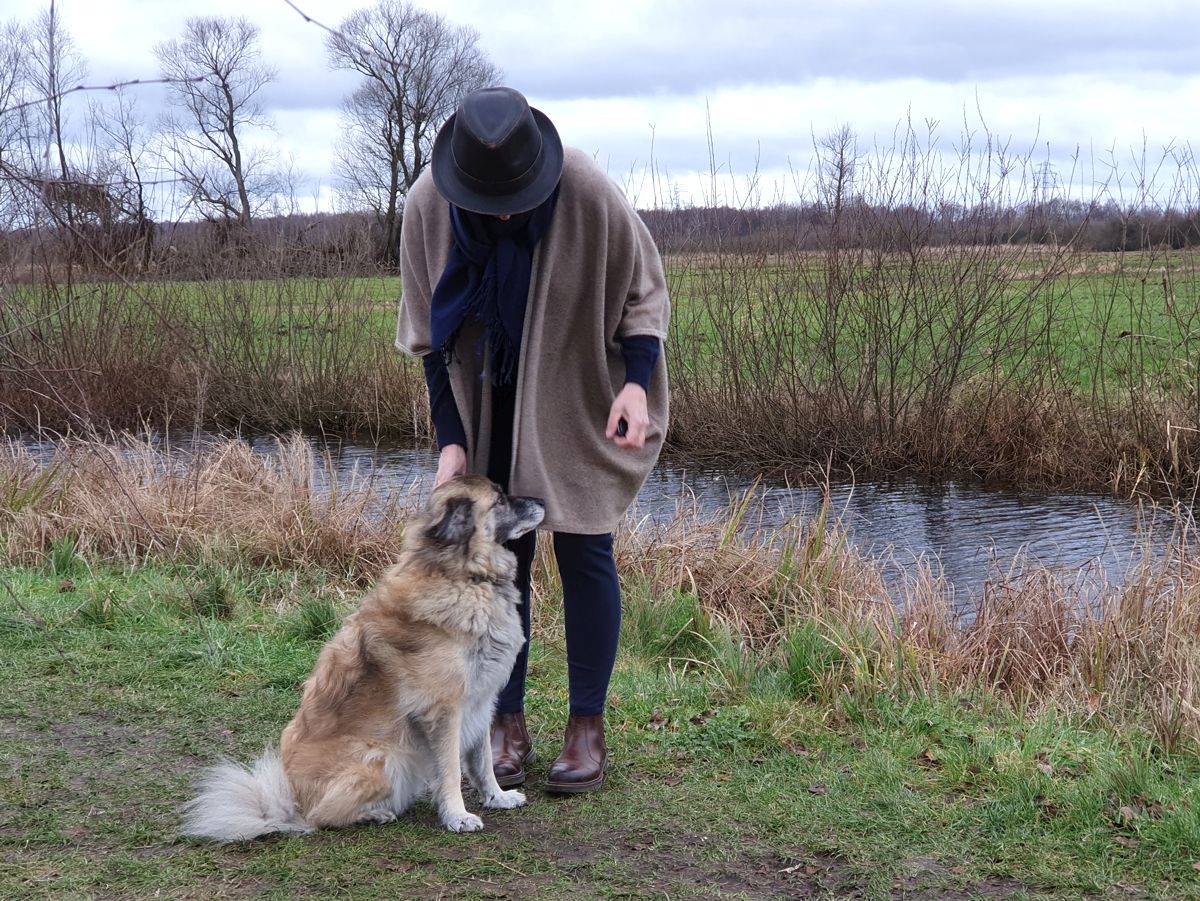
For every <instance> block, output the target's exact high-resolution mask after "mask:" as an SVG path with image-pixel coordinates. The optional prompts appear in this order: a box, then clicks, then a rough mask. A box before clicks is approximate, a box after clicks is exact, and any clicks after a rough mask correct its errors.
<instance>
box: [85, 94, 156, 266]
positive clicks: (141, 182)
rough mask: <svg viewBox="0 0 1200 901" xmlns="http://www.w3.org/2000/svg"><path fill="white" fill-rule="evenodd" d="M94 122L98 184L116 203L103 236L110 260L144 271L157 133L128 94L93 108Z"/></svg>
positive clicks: (148, 247)
mask: <svg viewBox="0 0 1200 901" xmlns="http://www.w3.org/2000/svg"><path fill="white" fill-rule="evenodd" d="M91 121H92V122H93V123H94V127H95V129H96V131H97V140H96V145H97V153H96V163H95V171H96V175H97V180H99V181H101V182H102V183H103V184H105V185H106V186H107V191H108V195H109V197H110V200H111V205H112V219H111V221H110V222H108V223H106V226H107V228H106V231H105V234H104V236H103V237H104V243H105V248H104V249H105V251H106V258H107V259H108V260H109V262H110V265H113V266H115V267H118V268H120V269H123V270H125V271H132V272H140V271H144V270H145V269H146V268H147V267H148V266H149V264H150V257H151V254H152V253H153V250H154V231H155V226H154V219H153V213H152V209H151V197H150V191H151V190H152V183H153V181H154V179H153V175H154V174H155V173H154V164H153V153H152V152H151V143H152V141H153V140H154V135H153V134H152V132H151V130H150V129H149V128H148V127H147V125H146V122H145V120H144V119H143V118H142V117H141V116H140V115H139V113H138V110H137V105H136V103H135V101H134V99H133V97H132V95H130V94H129V93H128V92H127V91H124V90H118V91H117V93H116V98H115V100H114V101H113V102H112V103H111V104H107V105H101V104H98V103H97V104H93V105H92V110H91Z"/></svg>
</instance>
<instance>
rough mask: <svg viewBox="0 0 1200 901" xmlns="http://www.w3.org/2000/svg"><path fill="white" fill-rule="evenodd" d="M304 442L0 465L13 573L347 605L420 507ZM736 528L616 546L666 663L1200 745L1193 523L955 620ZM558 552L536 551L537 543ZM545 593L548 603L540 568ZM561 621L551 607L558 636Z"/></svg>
mask: <svg viewBox="0 0 1200 901" xmlns="http://www.w3.org/2000/svg"><path fill="white" fill-rule="evenodd" d="M326 465H327V464H326V462H324V461H322V460H320V459H318V458H317V457H316V456H315V455H314V453H313V450H312V448H311V447H310V446H309V445H308V444H307V443H305V442H304V441H303V440H301V439H299V438H295V439H292V440H291V441H285V442H283V443H281V446H280V448H279V451H278V452H277V453H276V454H274V455H272V456H271V457H265V456H263V455H261V454H258V453H255V452H253V451H252V450H251V449H250V448H249V447H248V446H247V445H245V444H244V443H242V442H238V441H232V440H231V441H224V442H218V443H216V444H213V445H211V446H210V447H208V448H207V449H206V450H204V451H203V452H201V453H199V454H198V455H193V456H188V457H186V458H184V459H179V458H165V457H164V456H163V455H162V454H161V452H159V451H157V450H155V449H154V448H153V447H151V446H150V445H148V444H145V443H137V442H133V443H129V444H127V445H126V446H124V447H114V446H112V445H105V444H99V443H94V442H75V443H71V442H68V443H65V444H63V445H62V446H61V447H60V449H59V454H58V457H57V458H56V459H55V460H54V461H53V462H51V463H50V464H49V465H46V464H44V462H42V461H38V460H36V459H34V458H33V456H32V455H31V454H30V453H29V452H28V451H27V450H26V449H25V448H23V447H21V446H20V445H9V446H6V447H4V448H3V449H0V562H3V563H5V564H8V565H11V566H40V565H43V564H44V562H45V561H46V560H47V559H53V558H54V556H55V555H56V554H60V553H66V554H68V555H76V554H77V555H79V556H81V557H82V559H84V560H86V561H88V562H89V563H91V564H94V565H104V564H119V565H123V564H130V563H133V564H142V563H153V564H172V565H185V566H193V567H197V566H199V567H215V568H217V569H236V568H239V567H252V568H259V567H269V568H272V569H280V570H285V571H301V572H305V571H315V572H320V573H324V574H329V575H330V577H336V579H337V580H339V581H340V582H341V583H343V584H344V585H346V586H348V587H352V588H361V587H362V586H365V585H367V584H369V583H370V582H371V581H372V579H373V578H374V577H375V576H376V575H377V574H378V573H379V572H380V571H381V570H382V568H383V567H384V566H386V565H387V564H388V562H389V561H391V560H392V559H394V558H395V556H396V554H397V551H398V549H399V546H400V541H401V538H402V528H403V522H404V519H405V515H406V509H407V507H408V505H410V504H412V503H416V502H418V500H419V498H416V497H409V496H405V495H403V494H391V495H388V496H386V497H381V496H380V495H379V494H378V493H377V492H376V491H374V490H373V488H372V486H371V485H370V484H369V482H366V481H364V482H362V483H359V484H354V483H350V484H343V485H342V486H341V487H340V488H339V489H338V490H337V491H336V492H331V491H327V490H323V489H322V488H321V486H323V485H329V484H332V483H333V482H334V481H335V480H334V478H333V476H332V474H331V473H329V472H328V471H326V470H325V469H324V467H325V466H326ZM751 502H752V498H750V497H747V499H746V501H745V502H744V503H743V505H742V506H741V507H740V508H738V509H736V510H734V511H733V513H732V514H731V515H730V514H726V515H722V516H716V517H714V516H705V515H702V514H700V513H698V512H696V511H695V510H692V509H687V508H683V509H681V510H680V512H679V514H678V515H677V516H676V517H675V518H674V519H673V520H671V521H669V522H662V521H657V522H656V521H651V520H648V519H640V520H633V519H630V520H628V521H627V522H626V523H625V524H624V525H623V526H622V528H621V529H619V530H618V533H617V544H616V548H617V558H618V560H617V562H618V569H619V571H620V575H621V578H622V583H623V585H624V587H625V590H626V593H627V595H628V596H629V597H630V598H639V599H642V601H643V602H642V603H632V602H631V604H630V606H629V609H628V611H627V625H628V628H630V629H636V630H640V631H639V634H643V635H644V636H645V640H647V641H651V640H652V642H653V643H655V647H656V648H657V651H658V652H659V653H661V654H662V655H663V656H666V657H668V658H671V659H678V660H679V661H680V662H681V665H687V666H696V667H700V668H702V669H704V670H705V672H706V673H707V674H708V677H709V678H712V679H715V680H719V681H720V682H721V683H723V684H725V685H727V686H728V687H729V688H730V690H733V691H743V690H749V689H750V688H752V687H753V686H755V685H756V684H758V683H759V681H761V680H763V679H765V680H766V681H767V682H768V683H770V682H772V680H775V679H776V678H777V677H778V674H779V673H781V672H787V673H791V674H792V675H790V676H788V678H790V679H793V680H794V681H795V684H796V686H799V687H797V688H796V691H798V692H801V693H802V695H803V697H806V698H807V697H811V698H812V699H814V700H816V701H819V702H820V703H823V704H830V705H836V704H839V703H842V701H843V700H844V699H846V698H853V699H856V700H858V701H860V702H861V701H866V700H869V699H871V698H874V697H876V696H879V695H896V694H897V693H899V694H900V695H909V694H912V693H916V694H919V695H923V694H928V693H933V694H938V693H941V692H953V691H959V690H966V691H986V692H992V693H996V694H997V695H998V696H1000V697H1003V698H1007V699H1008V700H1009V702H1010V703H1012V704H1013V705H1014V706H1015V707H1016V708H1018V709H1022V710H1028V711H1030V712H1033V713H1039V712H1041V711H1044V710H1049V709H1055V710H1059V711H1061V712H1063V713H1064V714H1066V715H1071V716H1079V717H1083V718H1086V719H1089V720H1093V721H1099V722H1102V723H1103V724H1105V725H1106V726H1108V727H1112V728H1116V729H1137V730H1141V731H1143V732H1145V733H1146V734H1147V735H1149V736H1150V737H1151V738H1152V740H1153V741H1154V742H1156V743H1157V744H1158V745H1160V746H1161V747H1162V748H1163V749H1164V750H1167V751H1174V750H1177V749H1180V748H1191V747H1195V746H1196V744H1197V742H1198V741H1200V710H1198V708H1200V697H1197V694H1196V693H1197V691H1200V553H1198V552H1197V551H1196V549H1195V548H1194V547H1193V545H1192V543H1191V537H1190V533H1189V531H1188V528H1189V526H1188V523H1187V521H1181V522H1180V524H1179V529H1178V534H1177V537H1176V540H1175V541H1174V542H1173V543H1171V544H1169V545H1168V546H1166V547H1164V548H1163V549H1161V551H1160V553H1158V554H1149V553H1147V554H1145V555H1144V556H1142V557H1141V558H1140V560H1139V558H1137V557H1136V555H1134V554H1133V553H1132V552H1133V551H1134V549H1133V548H1130V549H1128V551H1129V552H1130V553H1131V556H1132V557H1133V561H1132V562H1131V564H1130V568H1129V569H1128V571H1127V572H1126V573H1125V576H1124V578H1123V580H1122V581H1121V583H1120V584H1106V583H1103V582H1100V583H1097V582H1096V581H1094V580H1089V581H1086V582H1085V581H1083V580H1080V579H1077V578H1075V576H1074V574H1072V573H1070V572H1060V571H1054V570H1049V569H1045V568H1042V567H1039V566H1037V565H1036V564H1034V563H1031V562H1030V563H1027V565H1024V566H1023V567H1015V568H1013V569H1012V570H1010V571H1008V572H1007V573H998V574H996V575H995V576H994V577H993V578H991V579H989V580H988V582H987V583H986V588H985V590H984V591H983V592H982V594H981V595H980V597H979V598H977V599H976V603H975V604H974V605H973V607H972V608H971V609H970V610H969V611H967V612H966V614H965V615H964V613H963V611H962V610H961V609H959V608H957V607H956V605H955V604H954V594H953V592H952V591H951V590H950V587H949V586H948V585H947V584H946V582H945V581H944V579H942V578H941V577H940V576H939V575H938V574H937V573H936V572H934V571H933V570H932V569H931V568H929V567H917V568H916V569H915V570H914V571H913V572H912V573H911V574H910V577H909V578H908V580H907V581H906V582H905V584H904V585H903V586H900V589H899V593H898V592H897V587H896V586H895V585H892V586H888V585H886V584H885V578H884V574H883V572H882V571H881V569H880V567H879V565H878V564H876V563H874V562H873V561H871V560H869V559H866V558H864V557H863V556H862V555H860V554H859V553H858V552H856V551H855V550H854V548H853V547H852V546H851V545H850V544H849V543H848V541H847V540H846V537H845V535H844V533H843V532H842V531H841V530H840V529H839V528H838V526H837V524H836V523H832V524H831V523H830V522H828V521H827V520H828V517H829V515H830V513H829V511H828V509H826V510H823V511H819V512H818V513H817V514H816V515H815V516H814V517H813V518H811V519H808V520H804V521H790V522H788V523H786V524H785V525H784V526H783V527H781V528H780V529H779V530H776V531H773V532H769V533H761V532H759V533H755V532H750V533H747V532H745V531H744V530H742V529H741V525H742V520H743V518H744V517H745V516H746V515H747V513H748V511H749V509H750V506H751ZM544 544H545V543H543V545H544ZM535 583H536V588H537V592H538V596H539V597H543V598H549V597H554V595H555V592H556V591H557V590H558V587H557V581H556V574H555V572H554V568H553V564H552V561H551V560H550V559H549V556H548V553H547V552H545V551H544V547H543V553H542V556H541V558H540V559H539V565H538V568H537V570H536V575H535ZM553 609H554V608H553V605H548V606H546V605H543V606H541V607H539V610H545V611H547V612H546V616H547V617H548V618H549V619H548V625H549V627H553V626H554V620H553V614H551V613H549V611H551V610H553Z"/></svg>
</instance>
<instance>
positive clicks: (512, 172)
mask: <svg viewBox="0 0 1200 901" xmlns="http://www.w3.org/2000/svg"><path fill="white" fill-rule="evenodd" d="M451 146H452V148H453V154H454V161H455V163H456V164H457V165H458V167H459V169H461V170H462V172H463V173H465V174H466V175H468V176H470V177H471V178H473V179H475V180H476V181H478V182H481V183H490V184H492V185H493V186H494V187H495V188H503V187H504V186H505V185H507V184H510V183H512V182H514V181H518V180H519V179H520V178H521V177H522V176H523V175H525V174H526V173H527V172H528V171H529V170H530V169H531V168H532V167H533V165H534V164H535V163H536V162H537V160H538V157H539V156H540V155H541V152H542V133H541V131H540V130H539V129H538V126H537V122H536V121H534V118H533V112H532V111H531V110H530V108H529V103H528V102H527V101H526V100H525V97H524V96H522V95H521V94H520V93H519V92H518V91H514V90H513V89H512V88H503V87H496V88H484V89H483V90H479V91H475V92H473V93H471V94H469V95H467V97H466V98H465V99H464V100H463V102H462V105H461V106H460V107H459V110H458V115H457V116H456V117H455V122H454V133H453V138H452V140H451Z"/></svg>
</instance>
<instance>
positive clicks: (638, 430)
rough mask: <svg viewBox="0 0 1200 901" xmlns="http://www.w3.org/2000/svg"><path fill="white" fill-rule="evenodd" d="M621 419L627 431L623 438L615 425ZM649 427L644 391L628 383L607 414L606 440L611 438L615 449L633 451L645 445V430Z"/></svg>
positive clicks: (638, 386)
mask: <svg viewBox="0 0 1200 901" xmlns="http://www.w3.org/2000/svg"><path fill="white" fill-rule="evenodd" d="M622 419H624V420H625V422H626V423H627V424H628V426H629V429H628V431H626V432H625V435H624V436H621V435H618V434H617V423H618V422H620V421H621V420H622ZM649 427H650V414H649V413H648V412H647V410H646V389H645V388H643V387H642V386H641V385H635V384H634V383H633V382H629V383H627V384H626V385H625V387H624V388H622V389H621V393H620V394H618V395H617V398H616V400H614V401H613V405H612V409H611V410H610V411H609V413H608V427H607V428H606V429H605V430H604V435H605V437H606V438H611V439H612V440H613V443H615V444H616V445H617V447H624V448H629V449H635V448H639V447H644V446H645V444H646V430H647V429H648V428H649Z"/></svg>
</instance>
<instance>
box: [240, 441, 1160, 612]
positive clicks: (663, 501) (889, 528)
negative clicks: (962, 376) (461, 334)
mask: <svg viewBox="0 0 1200 901" xmlns="http://www.w3.org/2000/svg"><path fill="white" fill-rule="evenodd" d="M251 443H252V445H253V446H254V447H255V448H256V449H258V450H260V451H261V452H263V453H270V452H271V450H272V448H273V447H274V439H272V438H260V439H254V440H252V442H251ZM326 448H327V449H328V451H329V454H330V459H331V460H332V462H333V465H334V470H335V471H336V472H337V473H339V474H340V477H342V478H349V475H350V473H357V474H358V476H359V477H360V478H361V477H364V476H370V477H371V478H372V480H373V483H374V485H375V486H376V489H377V490H379V491H402V492H413V493H416V494H417V495H423V494H424V493H425V492H427V491H429V490H430V489H431V488H432V485H433V477H434V473H435V471H436V469H437V454H436V453H433V452H429V451H422V450H413V449H411V448H399V447H374V446H364V445H356V444H348V443H332V444H328V445H326ZM751 489H753V496H754V498H755V502H754V504H753V505H752V507H751V511H750V513H749V514H748V515H747V517H746V523H747V526H748V527H749V528H757V529H762V530H764V531H767V530H771V529H773V528H776V527H778V526H781V525H783V524H785V523H787V522H788V521H792V520H797V519H798V520H799V521H801V522H803V521H805V520H809V519H811V518H812V517H814V516H815V515H817V513H818V512H819V511H820V508H821V505H822V502H823V500H824V497H825V489H824V487H823V486H816V485H801V486H795V485H787V484H781V483H770V482H764V481H758V482H756V481H755V480H754V479H751V478H747V477H745V476H740V475H735V474H732V473H728V472H714V471H706V470H689V469H685V468H681V467H677V466H673V465H670V464H661V465H660V466H658V467H657V468H656V469H655V470H654V471H653V472H652V473H651V475H650V477H649V478H648V479H647V480H646V484H645V485H644V486H643V488H642V491H641V493H640V494H639V495H638V498H637V501H636V502H635V505H634V513H635V514H636V515H638V516H639V517H649V518H650V519H652V520H657V521H666V520H669V519H671V518H672V517H673V516H675V515H676V513H677V511H678V510H679V508H680V505H684V506H686V507H688V508H689V509H691V508H693V507H695V508H698V509H700V510H701V511H703V512H705V513H712V514H714V515H718V516H720V515H727V514H728V513H730V512H732V510H733V509H734V508H735V507H736V506H737V505H738V504H739V503H740V501H741V499H742V497H743V496H744V495H745V493H746V492H747V491H748V490H751ZM829 502H830V517H831V519H836V520H839V521H840V522H841V524H842V525H843V526H845V528H846V529H847V532H848V535H849V538H850V540H851V542H852V543H853V544H854V545H855V546H856V547H857V548H858V549H859V550H860V551H861V552H863V553H864V554H866V555H867V556H869V557H872V558H874V559H876V560H878V561H879V562H880V563H881V564H882V565H883V567H884V570H885V574H886V575H887V578H888V581H889V583H891V584H893V585H898V584H899V583H901V582H902V581H903V580H904V579H905V578H906V577H911V575H912V574H913V573H914V572H915V571H916V570H917V568H918V566H919V565H923V564H927V565H929V566H931V567H932V568H933V569H934V570H935V571H940V572H941V573H942V574H943V575H944V576H945V578H946V579H947V581H948V582H949V583H950V584H951V585H952V586H953V587H954V589H955V591H956V594H963V595H967V596H969V595H971V594H976V593H978V591H979V590H980V589H981V588H982V587H983V585H984V583H985V581H986V580H987V579H989V578H994V577H995V576H996V575H997V574H998V573H1001V572H1004V571H1006V570H1007V569H1008V568H1009V567H1010V566H1012V565H1013V564H1014V561H1017V562H1023V563H1026V564H1037V565H1040V566H1045V567H1049V568H1051V569H1054V570H1056V571H1059V572H1061V573H1063V574H1064V575H1066V576H1068V577H1074V576H1077V575H1079V576H1083V577H1086V578H1094V579H1107V580H1109V581H1119V580H1120V578H1121V576H1122V574H1123V573H1124V572H1125V570H1126V569H1127V568H1128V566H1129V565H1130V563H1131V561H1133V560H1136V559H1138V556H1139V554H1140V551H1141V549H1142V548H1144V547H1147V546H1151V547H1153V546H1155V545H1156V544H1157V545H1159V546H1161V544H1162V542H1164V541H1166V540H1168V539H1169V537H1170V533H1171V529H1172V527H1173V526H1174V525H1175V523H1176V520H1175V517H1174V516H1173V515H1171V514H1169V513H1168V512H1166V511H1163V510H1156V509H1154V508H1152V507H1151V508H1146V507H1143V506H1141V505H1138V504H1134V503H1129V502H1124V501H1121V500H1118V499H1115V498H1112V497H1106V496H1101V495H1082V494H1064V493H1039V492H1033V491H996V490H984V489H982V488H979V487H977V486H973V485H969V484H965V483H962V482H954V481H950V482H941V483H938V484H923V483H919V482H915V481H904V482H865V483H859V484H855V485H849V484H841V485H833V486H831V487H830V488H829Z"/></svg>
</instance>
